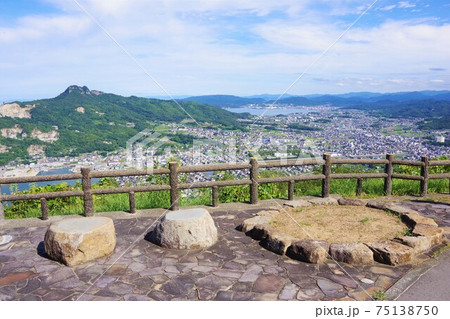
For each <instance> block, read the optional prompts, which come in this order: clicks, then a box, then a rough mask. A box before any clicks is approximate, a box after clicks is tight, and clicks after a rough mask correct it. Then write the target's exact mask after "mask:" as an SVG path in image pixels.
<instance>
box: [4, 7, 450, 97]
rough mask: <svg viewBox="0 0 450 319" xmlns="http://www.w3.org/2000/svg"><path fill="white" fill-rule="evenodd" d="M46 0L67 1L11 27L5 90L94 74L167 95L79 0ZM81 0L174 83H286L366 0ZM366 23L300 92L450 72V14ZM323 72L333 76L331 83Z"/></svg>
mask: <svg viewBox="0 0 450 319" xmlns="http://www.w3.org/2000/svg"><path fill="white" fill-rule="evenodd" d="M45 1H49V2H51V3H54V4H55V5H57V6H58V7H59V8H61V10H62V11H63V12H62V13H61V14H59V15H57V14H54V15H52V16H48V15H41V16H30V17H23V18H21V19H19V20H17V21H16V23H15V24H14V25H13V26H9V27H2V28H0V46H2V47H3V48H8V49H7V50H5V49H4V50H0V67H1V68H2V73H1V74H0V84H1V87H4V88H5V91H7V92H16V93H14V94H20V92H22V91H23V90H24V88H29V89H27V91H29V92H32V91H31V90H33V88H35V89H34V90H35V92H41V91H42V88H43V87H44V88H46V89H47V90H54V91H56V92H54V93H47V96H51V95H50V94H57V93H58V91H60V90H62V89H64V87H65V86H66V85H70V84H86V85H88V86H89V87H92V88H97V89H101V90H105V91H113V92H117V93H121V94H125V95H127V94H145V95H157V94H163V93H162V92H161V91H160V90H159V88H158V87H157V86H156V85H154V83H152V81H151V80H150V79H149V78H148V77H147V76H145V74H144V73H143V72H142V70H140V69H139V68H138V67H136V65H134V63H133V62H132V61H131V60H130V59H129V58H128V57H127V56H126V55H125V54H124V53H123V52H122V51H121V50H120V49H119V48H118V47H117V46H116V45H115V44H114V43H113V41H111V39H109V38H108V37H107V36H106V35H105V34H104V33H103V32H102V31H101V30H100V29H99V28H98V27H97V26H96V25H95V24H94V23H93V22H92V21H91V20H90V19H89V18H88V17H87V16H86V15H84V14H83V13H82V12H81V11H80V10H79V8H77V7H76V5H75V4H74V2H73V0H66V1H64V0H61V1H59V0H58V1H57V0H45ZM79 1H80V3H81V4H82V5H83V6H85V7H86V9H87V10H88V11H89V12H90V13H91V14H92V15H93V16H94V17H95V18H96V19H98V21H99V22H100V23H101V24H102V25H103V26H104V27H105V29H106V30H108V32H110V33H111V34H112V35H113V36H114V37H115V38H116V39H117V41H118V42H119V43H120V44H122V45H123V47H125V48H126V49H127V50H128V51H129V52H130V54H132V55H133V56H134V57H136V59H137V60H138V61H139V62H140V63H141V64H142V65H143V66H144V67H145V68H146V69H147V70H148V72H149V73H150V74H151V75H152V76H154V77H155V78H156V79H157V80H158V81H159V82H160V83H161V84H162V85H163V86H164V87H165V88H166V89H167V90H168V91H170V92H172V93H174V94H206V93H234V94H253V93H262V92H281V91H284V90H285V89H286V87H288V86H289V85H290V84H291V83H292V82H293V81H294V80H295V79H296V78H297V76H298V75H299V74H300V73H302V72H303V71H304V70H305V69H306V67H307V66H308V65H310V63H311V62H312V61H313V60H314V59H315V58H316V57H317V56H318V55H319V54H320V53H321V52H322V51H323V50H324V49H325V48H327V47H328V46H329V45H330V44H331V43H333V42H334V41H335V40H336V38H337V37H338V36H339V35H340V34H341V33H342V32H343V30H345V28H346V27H347V26H348V24H349V23H351V22H349V20H348V19H347V20H340V18H335V17H334V15H338V16H339V15H340V14H344V13H345V12H347V13H348V12H351V14H352V16H351V17H354V14H355V13H356V12H357V11H358V10H360V9H358V7H359V6H360V5H361V1H356V0H355V1H336V2H335V1H325V0H324V1H321V2H320V4H323V5H324V6H326V9H322V11H321V12H320V11H318V9H317V5H316V3H317V2H311V3H313V4H314V6H313V8H311V7H310V3H309V1H298V2H297V1H290V0H289V1H288V0H279V1H256V0H252V1H225V0H216V1H200V0H191V1H173V0H172V1H171V0H167V1H162V0H161V1H157V0H154V1H152V2H151V3H149V2H148V1H143V0H130V1H113V2H111V1H106V0H105V1H103V0H101V1H94V0H83V1H82V0H79ZM339 6H341V8H339ZM328 9H329V10H328ZM319 13H321V14H319ZM332 16H333V17H332ZM364 22H365V18H364V17H363V19H361V21H360V23H358V24H356V25H355V27H354V28H352V29H351V30H350V31H349V32H348V33H347V34H346V35H345V36H344V37H343V38H342V39H341V41H339V42H338V43H337V44H336V46H335V47H333V48H332V49H331V50H330V51H329V52H328V53H327V54H326V55H325V56H324V57H323V58H322V59H321V60H320V61H319V62H318V63H317V64H316V65H314V66H313V67H312V68H311V69H310V70H309V72H308V74H307V75H306V76H305V77H304V78H302V79H301V80H300V81H299V83H298V84H297V85H296V86H294V87H293V89H292V91H291V92H289V93H293V94H296V93H297V94H300V93H316V92H324V91H325V92H326V91H330V90H333V89H335V90H336V91H339V90H341V91H342V90H352V91H354V90H357V89H360V90H364V89H367V87H373V88H374V90H379V91H383V90H392V89H402V88H404V87H413V86H414V85H416V86H417V87H418V88H419V87H423V88H430V87H431V85H435V86H438V85H442V86H443V85H445V83H443V82H436V81H433V80H435V79H436V78H435V76H436V74H435V73H433V72H429V70H430V68H433V67H436V66H439V67H440V68H442V69H444V71H442V72H440V74H439V76H440V78H442V79H444V78H445V79H446V78H448V73H449V71H447V70H450V62H449V60H448V56H450V49H449V48H448V45H447V43H449V42H450V25H446V24H444V25H436V24H435V22H434V21H429V20H426V19H425V20H420V21H419V20H412V19H410V20H404V21H395V20H389V21H385V22H383V21H382V20H381V21H380V22H379V23H378V24H376V25H372V24H369V25H367V24H365V23H364ZM433 74H434V77H432V75H433ZM441 75H442V77H441ZM446 76H447V77H446ZM314 78H322V79H328V80H329V82H327V84H326V87H325V86H323V82H320V81H314V80H313V79H314ZM400 80H401V81H400ZM402 81H403V82H402ZM19 83H20V85H19ZM338 84H339V85H338ZM52 92H53V91H52ZM1 93H2V92H0V94H1ZM44 96H45V95H44ZM0 98H1V96H0Z"/></svg>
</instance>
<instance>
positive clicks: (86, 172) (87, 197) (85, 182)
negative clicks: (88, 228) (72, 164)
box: [81, 167, 94, 217]
mask: <svg viewBox="0 0 450 319" xmlns="http://www.w3.org/2000/svg"><path fill="white" fill-rule="evenodd" d="M81 175H82V177H81V187H82V189H83V201H84V216H86V217H92V216H94V200H93V198H92V191H91V188H92V186H91V176H90V175H91V169H90V168H89V167H82V168H81Z"/></svg>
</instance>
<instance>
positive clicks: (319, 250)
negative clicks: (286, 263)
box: [286, 240, 329, 264]
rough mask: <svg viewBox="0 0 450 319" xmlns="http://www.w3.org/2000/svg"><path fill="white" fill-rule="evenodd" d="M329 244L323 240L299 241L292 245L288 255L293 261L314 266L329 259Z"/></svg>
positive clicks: (287, 252)
mask: <svg viewBox="0 0 450 319" xmlns="http://www.w3.org/2000/svg"><path fill="white" fill-rule="evenodd" d="M328 248H329V244H328V243H327V242H326V241H321V240H299V241H296V242H294V243H292V245H290V246H289V247H288V249H287V251H286V255H287V256H289V257H291V258H292V259H296V260H300V261H305V262H309V263H313V264H320V263H324V262H325V261H326V259H327V257H328Z"/></svg>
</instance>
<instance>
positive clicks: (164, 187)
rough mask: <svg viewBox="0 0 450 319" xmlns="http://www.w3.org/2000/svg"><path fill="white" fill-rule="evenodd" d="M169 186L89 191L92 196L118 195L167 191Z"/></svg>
mask: <svg viewBox="0 0 450 319" xmlns="http://www.w3.org/2000/svg"><path fill="white" fill-rule="evenodd" d="M168 190H170V185H149V186H133V187H116V188H96V189H93V190H92V191H91V193H92V194H93V195H106V194H120V193H129V192H135V193H139V192H152V191H168Z"/></svg>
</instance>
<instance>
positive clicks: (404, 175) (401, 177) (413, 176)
mask: <svg viewBox="0 0 450 319" xmlns="http://www.w3.org/2000/svg"><path fill="white" fill-rule="evenodd" d="M392 178H397V179H408V180H413V181H422V180H423V177H422V176H417V175H406V174H392Z"/></svg>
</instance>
